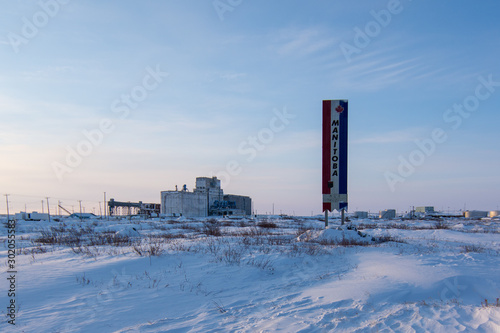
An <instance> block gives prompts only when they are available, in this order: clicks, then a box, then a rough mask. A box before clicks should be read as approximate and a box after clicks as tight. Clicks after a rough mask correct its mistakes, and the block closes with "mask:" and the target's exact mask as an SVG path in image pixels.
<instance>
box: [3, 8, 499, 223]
mask: <svg viewBox="0 0 500 333" xmlns="http://www.w3.org/2000/svg"><path fill="white" fill-rule="evenodd" d="M1 6H2V11H0V119H1V121H0V156H1V159H0V193H1V194H9V208H10V209H11V212H12V211H14V212H17V211H20V210H24V209H25V208H26V209H27V210H28V211H32V210H35V211H41V209H42V200H45V198H46V197H48V198H50V199H49V201H50V204H51V209H55V203H56V202H58V201H60V202H61V203H62V205H63V206H66V208H68V209H70V210H71V209H75V210H77V205H78V204H79V203H78V200H82V202H83V204H84V207H85V208H86V209H87V211H92V210H93V211H94V212H96V213H99V211H98V209H99V208H98V207H99V206H98V205H99V202H100V201H103V200H104V198H103V195H104V192H106V196H107V199H109V198H115V200H118V201H139V200H140V201H143V202H158V203H159V202H160V192H161V191H164V190H173V189H174V188H175V186H176V185H178V186H179V188H180V187H181V186H182V185H184V184H186V185H187V188H188V189H189V190H192V189H193V187H194V186H195V178H196V177H212V176H217V177H218V178H219V179H221V181H222V185H223V189H224V192H225V193H228V194H229V193H231V194H241V195H248V196H251V197H252V199H253V203H254V210H255V211H256V213H259V214H261V213H271V212H272V209H273V206H274V212H275V213H276V214H278V213H283V214H294V215H311V214H320V213H322V211H321V209H322V195H321V122H322V119H321V115H322V113H321V105H322V100H327V99H348V100H349V175H348V179H349V185H348V191H349V210H350V211H356V210H364V211H370V212H377V211H379V210H383V209H389V208H393V209H397V210H398V211H400V212H403V211H407V210H409V209H410V207H412V206H424V205H426V206H435V208H436V209H437V210H444V211H448V210H452V211H457V210H460V209H479V210H496V209H498V207H499V205H500V177H499V176H498V167H499V165H500V146H499V144H498V143H499V139H500V134H499V123H500V121H499V120H500V114H499V111H500V110H499V109H500V65H499V62H498V58H499V54H500V38H499V36H500V21H498V13H499V12H500V3H499V2H498V1H494V0H486V1H481V2H478V1H474V2H473V1H465V0H457V1H440V2H439V3H436V2H435V1H430V0H427V1H426V0H413V1H411V0H401V1H398V0H383V1H382V0H381V1H379V0H370V1H367V0H366V1H356V2H348V1H327V0H317V1H314V2H311V1H298V0H286V1H285V0H276V1H264V0H252V1H249V0H216V1H194V0H191V1H172V0H168V1H167V0H166V1H159V0H157V1H153V0H149V1H131V0H124V1H96V0H89V1H84V2H83V1H70V0H41V1H39V2H38V1H1ZM3 201H4V202H5V200H3ZM5 211H6V203H2V204H1V205H0V212H5Z"/></svg>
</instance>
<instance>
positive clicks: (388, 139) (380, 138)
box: [351, 128, 423, 144]
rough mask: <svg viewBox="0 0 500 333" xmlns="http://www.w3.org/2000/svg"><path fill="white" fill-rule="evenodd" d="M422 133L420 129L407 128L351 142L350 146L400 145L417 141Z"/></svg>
mask: <svg viewBox="0 0 500 333" xmlns="http://www.w3.org/2000/svg"><path fill="white" fill-rule="evenodd" d="M422 133H423V129H422V128H407V129H403V130H397V131H391V132H385V133H381V134H375V135H373V136H369V137H365V138H360V139H355V140H352V141H351V143H352V144H366V143H377V144H383V143H402V142H413V140H415V139H418V138H419V137H420V136H421V134H422Z"/></svg>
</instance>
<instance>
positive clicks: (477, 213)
mask: <svg viewBox="0 0 500 333" xmlns="http://www.w3.org/2000/svg"><path fill="white" fill-rule="evenodd" d="M488 215H489V212H486V211H482V210H467V211H465V212H464V217H465V218H468V219H479V218H482V217H488Z"/></svg>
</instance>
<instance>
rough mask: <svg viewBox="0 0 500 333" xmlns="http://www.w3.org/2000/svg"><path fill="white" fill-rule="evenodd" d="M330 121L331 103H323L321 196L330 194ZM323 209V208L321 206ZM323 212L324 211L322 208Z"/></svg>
mask: <svg viewBox="0 0 500 333" xmlns="http://www.w3.org/2000/svg"><path fill="white" fill-rule="evenodd" d="M331 121H332V101H323V180H322V189H323V194H330V187H328V182H329V181H330V162H331V161H330V153H331V140H330V131H331ZM323 207H324V206H323ZM323 210H325V209H324V208H323Z"/></svg>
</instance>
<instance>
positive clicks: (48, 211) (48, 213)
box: [45, 197, 50, 222]
mask: <svg viewBox="0 0 500 333" xmlns="http://www.w3.org/2000/svg"><path fill="white" fill-rule="evenodd" d="M45 198H46V199H47V215H48V216H49V222H50V206H49V197H45Z"/></svg>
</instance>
